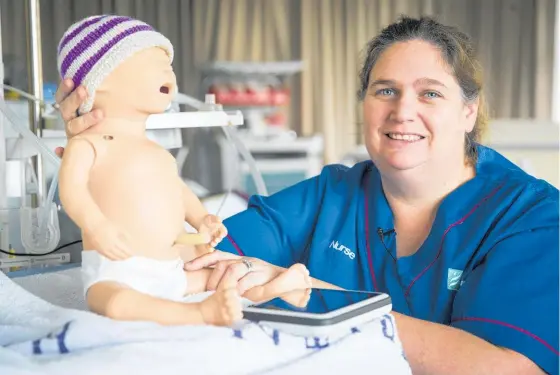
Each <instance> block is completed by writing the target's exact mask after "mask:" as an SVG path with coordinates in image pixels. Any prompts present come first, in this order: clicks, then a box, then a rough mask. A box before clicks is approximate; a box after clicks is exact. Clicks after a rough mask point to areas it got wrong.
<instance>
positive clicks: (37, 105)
mask: <svg viewBox="0 0 560 375" xmlns="http://www.w3.org/2000/svg"><path fill="white" fill-rule="evenodd" d="M39 4H40V0H27V1H26V3H25V25H26V31H27V35H26V36H27V74H28V77H29V91H28V92H29V93H30V94H31V95H33V96H35V97H36V98H39V99H41V100H42V99H43V60H42V50H41V8H40V5H39ZM29 128H30V130H31V131H32V132H33V133H35V134H36V135H37V137H39V138H42V130H43V109H42V106H41V102H39V101H32V102H30V103H29ZM32 162H33V168H34V169H35V173H36V175H37V194H35V196H34V197H33V198H32V201H31V205H32V207H38V206H39V205H40V204H41V202H39V199H38V197H43V196H44V193H45V191H46V181H45V176H44V169H43V160H42V157H41V155H40V154H37V156H33V159H32ZM22 199H24V197H22Z"/></svg>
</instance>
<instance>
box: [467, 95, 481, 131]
mask: <svg viewBox="0 0 560 375" xmlns="http://www.w3.org/2000/svg"><path fill="white" fill-rule="evenodd" d="M478 104H479V99H478V98H476V99H475V100H473V101H471V102H468V103H466V104H465V108H464V116H465V117H464V120H465V131H466V132H467V133H470V132H472V130H473V129H474V126H475V124H476V118H477V116H478Z"/></svg>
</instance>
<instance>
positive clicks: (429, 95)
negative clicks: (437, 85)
mask: <svg viewBox="0 0 560 375" xmlns="http://www.w3.org/2000/svg"><path fill="white" fill-rule="evenodd" d="M424 96H425V97H426V98H428V99H436V98H441V95H440V94H439V93H437V92H435V91H426V92H425V93H424Z"/></svg>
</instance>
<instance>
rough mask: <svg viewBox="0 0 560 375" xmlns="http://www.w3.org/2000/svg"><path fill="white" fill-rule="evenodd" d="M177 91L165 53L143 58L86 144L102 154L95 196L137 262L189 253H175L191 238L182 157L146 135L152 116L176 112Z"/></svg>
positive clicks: (111, 84) (111, 83)
mask: <svg viewBox="0 0 560 375" xmlns="http://www.w3.org/2000/svg"><path fill="white" fill-rule="evenodd" d="M175 87H176V78H175V75H174V73H173V71H172V69H171V65H170V62H169V58H168V57H167V55H166V53H165V52H164V51H163V50H162V49H160V48H151V49H147V50H144V51H141V52H138V53H136V54H135V55H133V56H132V57H130V58H128V59H127V60H126V61H125V62H123V63H122V64H121V65H120V66H119V67H118V68H117V69H116V70H115V71H113V72H112V73H111V75H110V76H109V77H107V79H106V80H105V81H104V82H103V84H102V85H101V87H100V88H99V89H98V91H97V92H96V99H95V104H94V108H99V109H101V110H102V111H103V113H104V120H103V121H102V122H101V123H99V124H98V125H96V126H94V127H92V128H90V129H89V130H87V131H85V132H84V133H82V134H80V136H79V138H83V139H85V140H87V141H88V142H89V143H90V144H91V145H92V146H93V148H94V149H95V162H94V165H93V167H92V168H91V171H90V174H89V184H88V188H89V191H90V194H91V196H92V198H93V199H94V201H95V202H96V203H97V205H98V206H99V208H100V210H101V211H102V212H103V214H104V215H105V216H106V218H107V219H108V220H109V221H111V222H112V223H113V224H114V225H115V226H117V227H118V228H119V229H121V230H123V231H125V232H126V233H127V234H128V235H129V236H130V238H129V241H128V243H129V245H130V250H131V251H132V252H133V255H139V256H146V257H149V258H155V259H172V258H176V257H177V256H178V255H179V252H180V251H181V250H184V247H182V246H174V242H175V240H176V239H177V237H178V236H179V235H180V234H181V233H183V232H184V221H185V217H186V212H185V204H184V201H183V194H182V189H183V182H182V181H181V179H180V177H179V173H178V170H177V164H176V162H175V159H174V157H173V156H172V155H171V154H170V153H169V152H168V151H167V150H166V149H165V148H163V147H161V146H160V145H158V144H156V143H154V142H152V141H151V140H149V139H148V138H147V136H146V133H145V120H146V118H147V116H148V115H150V114H153V113H161V112H163V111H164V110H165V109H166V108H167V107H168V105H169V104H170V102H171V99H172V94H173V91H174V90H175ZM92 235H95V234H92ZM92 235H89V234H88V233H84V232H82V237H83V245H84V249H85V250H90V249H91V250H95V248H94V245H93V243H94V241H93V240H92V238H90V237H91V236H92ZM191 250H192V249H191Z"/></svg>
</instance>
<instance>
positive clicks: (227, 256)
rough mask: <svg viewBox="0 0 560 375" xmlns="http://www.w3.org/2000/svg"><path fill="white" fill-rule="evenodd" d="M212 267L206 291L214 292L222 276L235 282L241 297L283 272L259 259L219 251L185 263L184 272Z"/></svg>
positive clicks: (281, 269) (279, 268)
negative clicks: (231, 278)
mask: <svg viewBox="0 0 560 375" xmlns="http://www.w3.org/2000/svg"><path fill="white" fill-rule="evenodd" d="M211 266H214V269H213V271H212V274H211V275H210V278H209V279H208V284H207V285H206V288H207V290H216V289H217V287H218V285H219V284H220V282H221V280H222V279H223V278H224V276H226V275H227V276H228V277H230V276H231V277H233V278H234V279H235V280H236V281H237V290H238V291H239V294H241V295H243V294H244V293H245V292H246V291H247V290H249V289H251V288H254V287H256V286H261V285H264V284H267V283H268V282H269V281H271V280H273V279H275V278H276V277H277V276H278V275H279V274H280V273H282V272H283V271H285V270H284V269H283V268H281V267H277V266H274V265H272V264H270V263H267V262H265V261H262V260H260V259H255V258H248V257H240V256H238V255H234V254H231V253H225V252H222V251H220V250H216V251H213V252H211V253H207V254H204V255H202V256H200V257H198V258H196V259H193V260H191V261H190V262H187V263H185V270H186V271H196V270H200V269H202V268H207V267H211Z"/></svg>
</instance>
